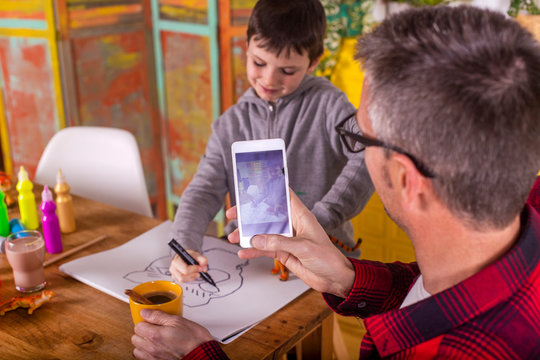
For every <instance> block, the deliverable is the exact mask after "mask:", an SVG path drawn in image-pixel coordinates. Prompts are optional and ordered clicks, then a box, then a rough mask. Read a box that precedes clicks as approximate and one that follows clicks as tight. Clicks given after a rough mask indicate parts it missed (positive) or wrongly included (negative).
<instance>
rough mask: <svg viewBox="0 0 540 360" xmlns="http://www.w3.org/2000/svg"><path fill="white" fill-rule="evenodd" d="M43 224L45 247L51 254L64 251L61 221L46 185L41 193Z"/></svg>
mask: <svg viewBox="0 0 540 360" xmlns="http://www.w3.org/2000/svg"><path fill="white" fill-rule="evenodd" d="M41 212H42V213H43V216H42V218H41V224H42V225H43V238H44V239H45V248H46V249H47V252H48V253H50V254H56V253H59V252H62V237H61V235H60V223H59V221H58V216H56V204H55V203H54V201H53V197H52V193H51V191H50V190H49V188H48V187H47V185H45V187H44V188H43V192H42V193H41Z"/></svg>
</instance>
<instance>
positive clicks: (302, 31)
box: [247, 0, 326, 64]
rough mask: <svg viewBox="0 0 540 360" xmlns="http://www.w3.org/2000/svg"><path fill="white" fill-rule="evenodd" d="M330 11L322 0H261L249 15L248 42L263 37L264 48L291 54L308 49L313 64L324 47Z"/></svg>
mask: <svg viewBox="0 0 540 360" xmlns="http://www.w3.org/2000/svg"><path fill="white" fill-rule="evenodd" d="M325 32H326V14H325V12H324V8H323V6H322V4H321V2H320V1H319V0H259V1H258V2H257V4H255V7H254V8H253V12H252V13H251V16H250V18H249V23H248V28H247V40H248V42H249V41H250V40H251V39H252V38H253V39H255V40H257V41H261V45H262V48H263V49H265V50H268V51H272V52H275V53H276V54H277V55H278V56H279V54H280V53H281V52H282V51H286V54H287V55H289V54H290V51H291V49H292V50H294V51H296V52H297V53H298V54H302V53H303V52H304V51H305V52H307V55H308V57H309V61H310V64H312V63H313V62H314V61H315V60H316V59H317V58H319V57H320V56H321V55H322V54H323V51H324V45H323V40H324V35H325Z"/></svg>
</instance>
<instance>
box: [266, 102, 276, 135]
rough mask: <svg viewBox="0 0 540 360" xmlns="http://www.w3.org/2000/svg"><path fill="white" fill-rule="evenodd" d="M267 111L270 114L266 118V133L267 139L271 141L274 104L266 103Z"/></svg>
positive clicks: (274, 115) (274, 116) (274, 114)
mask: <svg viewBox="0 0 540 360" xmlns="http://www.w3.org/2000/svg"><path fill="white" fill-rule="evenodd" d="M268 110H269V112H270V114H269V116H268V131H267V135H268V138H269V139H272V138H273V137H274V131H273V130H274V120H275V118H276V113H275V104H271V103H268Z"/></svg>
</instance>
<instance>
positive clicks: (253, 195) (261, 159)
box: [235, 150, 290, 237]
mask: <svg viewBox="0 0 540 360" xmlns="http://www.w3.org/2000/svg"><path fill="white" fill-rule="evenodd" d="M235 156H236V171H237V181H238V190H237V191H238V197H237V199H238V202H239V204H238V208H239V210H240V217H241V219H242V221H241V225H240V226H241V227H242V235H243V236H248V237H251V236H253V235H256V234H285V233H288V232H289V229H290V227H289V217H288V208H287V183H286V179H285V166H284V162H283V157H284V154H283V152H282V151H281V150H269V151H257V152H247V153H236V154H235Z"/></svg>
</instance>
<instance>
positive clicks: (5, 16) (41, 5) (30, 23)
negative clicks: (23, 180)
mask: <svg viewBox="0 0 540 360" xmlns="http://www.w3.org/2000/svg"><path fill="white" fill-rule="evenodd" d="M60 83H61V81H60V72H59V66H58V56H57V47H56V33H55V24H54V16H53V8H52V2H50V1H46V0H27V1H8V0H4V1H1V2H0V86H1V89H2V91H1V94H2V99H1V106H0V110H1V111H0V131H1V133H2V134H1V139H2V152H3V158H4V159H3V160H4V166H5V170H6V172H7V173H8V174H10V175H11V176H14V175H16V173H17V171H18V169H19V167H20V166H21V165H22V166H24V167H25V168H26V169H27V170H28V171H29V174H30V176H33V173H34V172H35V168H36V166H37V162H38V161H39V158H40V156H41V153H42V151H43V149H44V148H45V146H46V144H47V142H48V141H49V139H50V138H51V137H52V136H53V135H54V133H55V132H56V131H58V130H59V129H60V128H62V127H64V124H65V123H64V109H63V99H62V94H61V85H60Z"/></svg>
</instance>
